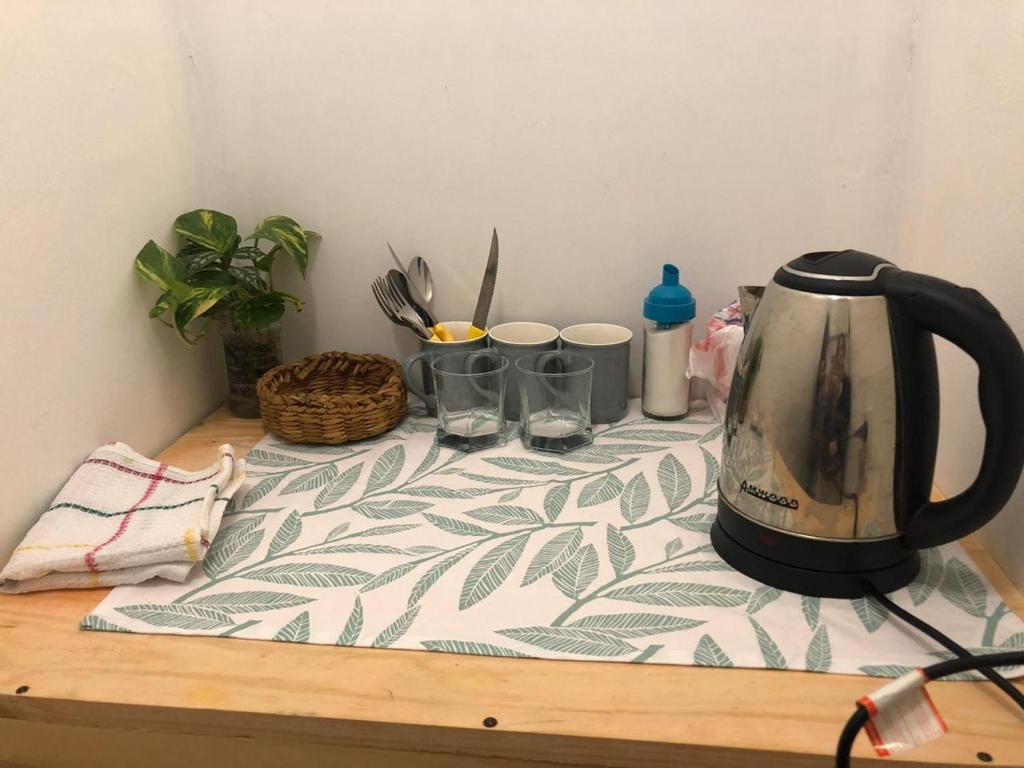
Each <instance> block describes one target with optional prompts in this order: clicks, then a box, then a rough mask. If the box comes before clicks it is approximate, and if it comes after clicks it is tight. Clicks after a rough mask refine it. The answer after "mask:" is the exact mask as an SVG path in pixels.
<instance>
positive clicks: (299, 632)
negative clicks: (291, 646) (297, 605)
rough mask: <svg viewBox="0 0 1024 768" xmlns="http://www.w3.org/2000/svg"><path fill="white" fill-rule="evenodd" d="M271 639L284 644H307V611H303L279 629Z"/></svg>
mask: <svg viewBox="0 0 1024 768" xmlns="http://www.w3.org/2000/svg"><path fill="white" fill-rule="evenodd" d="M272 639H274V640H277V641H280V642H285V643H308V642H309V611H303V612H302V613H300V614H299V615H298V616H296V617H295V618H294V619H292V620H291V621H289V622H288V623H287V624H285V625H284V626H283V627H281V629H279V630H278V631H277V634H276V635H274V637H273V638H272Z"/></svg>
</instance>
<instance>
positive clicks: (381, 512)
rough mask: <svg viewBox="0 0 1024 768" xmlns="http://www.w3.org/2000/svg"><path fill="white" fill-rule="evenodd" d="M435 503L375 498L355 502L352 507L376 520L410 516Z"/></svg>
mask: <svg viewBox="0 0 1024 768" xmlns="http://www.w3.org/2000/svg"><path fill="white" fill-rule="evenodd" d="M432 506H433V504H431V503H430V502H429V501H411V500H407V499H392V500H389V501H383V500H380V499H374V500H372V501H360V502H359V503H358V504H353V505H352V509H354V510H355V511H356V512H358V513H359V514H360V515H363V516H365V517H372V518H374V519H376V520H389V519H393V518H396V517H408V516H409V515H414V514H416V513H417V512H422V511H423V510H424V509H430V507H432Z"/></svg>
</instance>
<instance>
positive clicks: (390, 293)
mask: <svg viewBox="0 0 1024 768" xmlns="http://www.w3.org/2000/svg"><path fill="white" fill-rule="evenodd" d="M371 288H372V290H373V297H374V298H375V299H376V300H377V304H378V305H379V306H380V308H381V311H382V312H383V313H384V314H385V315H387V317H388V319H389V320H391V322H393V323H394V324H395V325H404V326H405V327H406V328H410V329H412V331H413V332H414V333H416V335H417V336H419V337H420V338H422V339H429V338H430V337H431V335H432V334H431V333H430V332H429V331H428V330H427V328H426V326H425V325H423V321H422V320H420V317H419V315H418V314H416V310H414V309H413V308H412V307H411V306H410V305H409V302H407V301H406V300H405V297H404V296H402V295H401V294H400V293H398V291H396V290H395V287H394V286H393V285H392V284H391V283H390V282H389V281H387V280H385V279H384V278H382V277H378V278H376V279H375V280H374V281H373V284H372V286H371Z"/></svg>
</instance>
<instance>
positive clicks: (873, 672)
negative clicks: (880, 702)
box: [857, 664, 948, 679]
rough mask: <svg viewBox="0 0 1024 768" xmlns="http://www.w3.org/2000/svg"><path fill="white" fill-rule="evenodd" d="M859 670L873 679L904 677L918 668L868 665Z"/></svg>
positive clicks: (895, 665)
mask: <svg viewBox="0 0 1024 768" xmlns="http://www.w3.org/2000/svg"><path fill="white" fill-rule="evenodd" d="M857 669H859V670H860V671H861V672H863V673H864V674H865V675H870V676H871V677H902V676H903V675H905V674H907V673H908V672H913V671H914V670H915V669H917V667H907V666H904V665H903V664H867V665H865V666H863V667H858V668H857ZM947 679H948V678H947Z"/></svg>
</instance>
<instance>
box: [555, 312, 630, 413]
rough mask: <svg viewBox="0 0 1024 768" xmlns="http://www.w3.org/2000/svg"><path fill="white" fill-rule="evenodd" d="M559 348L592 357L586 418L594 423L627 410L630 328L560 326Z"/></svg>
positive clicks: (581, 325) (583, 325)
mask: <svg viewBox="0 0 1024 768" xmlns="http://www.w3.org/2000/svg"><path fill="white" fill-rule="evenodd" d="M559 335H560V336H561V339H562V349H568V350H570V351H572V352H577V353H579V354H581V355H584V356H586V357H590V358H591V359H593V361H594V382H593V388H592V389H591V392H590V420H591V421H592V422H593V423H594V424H609V423H611V422H613V421H618V420H619V419H621V418H622V417H623V416H625V415H626V411H628V410H629V342H630V340H631V339H632V338H633V332H632V331H631V330H629V328H623V327H622V326H621V325H610V324H609V323H580V324H579V325H570V326H569V327H568V328H563V329H562V333H561V334H559Z"/></svg>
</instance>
